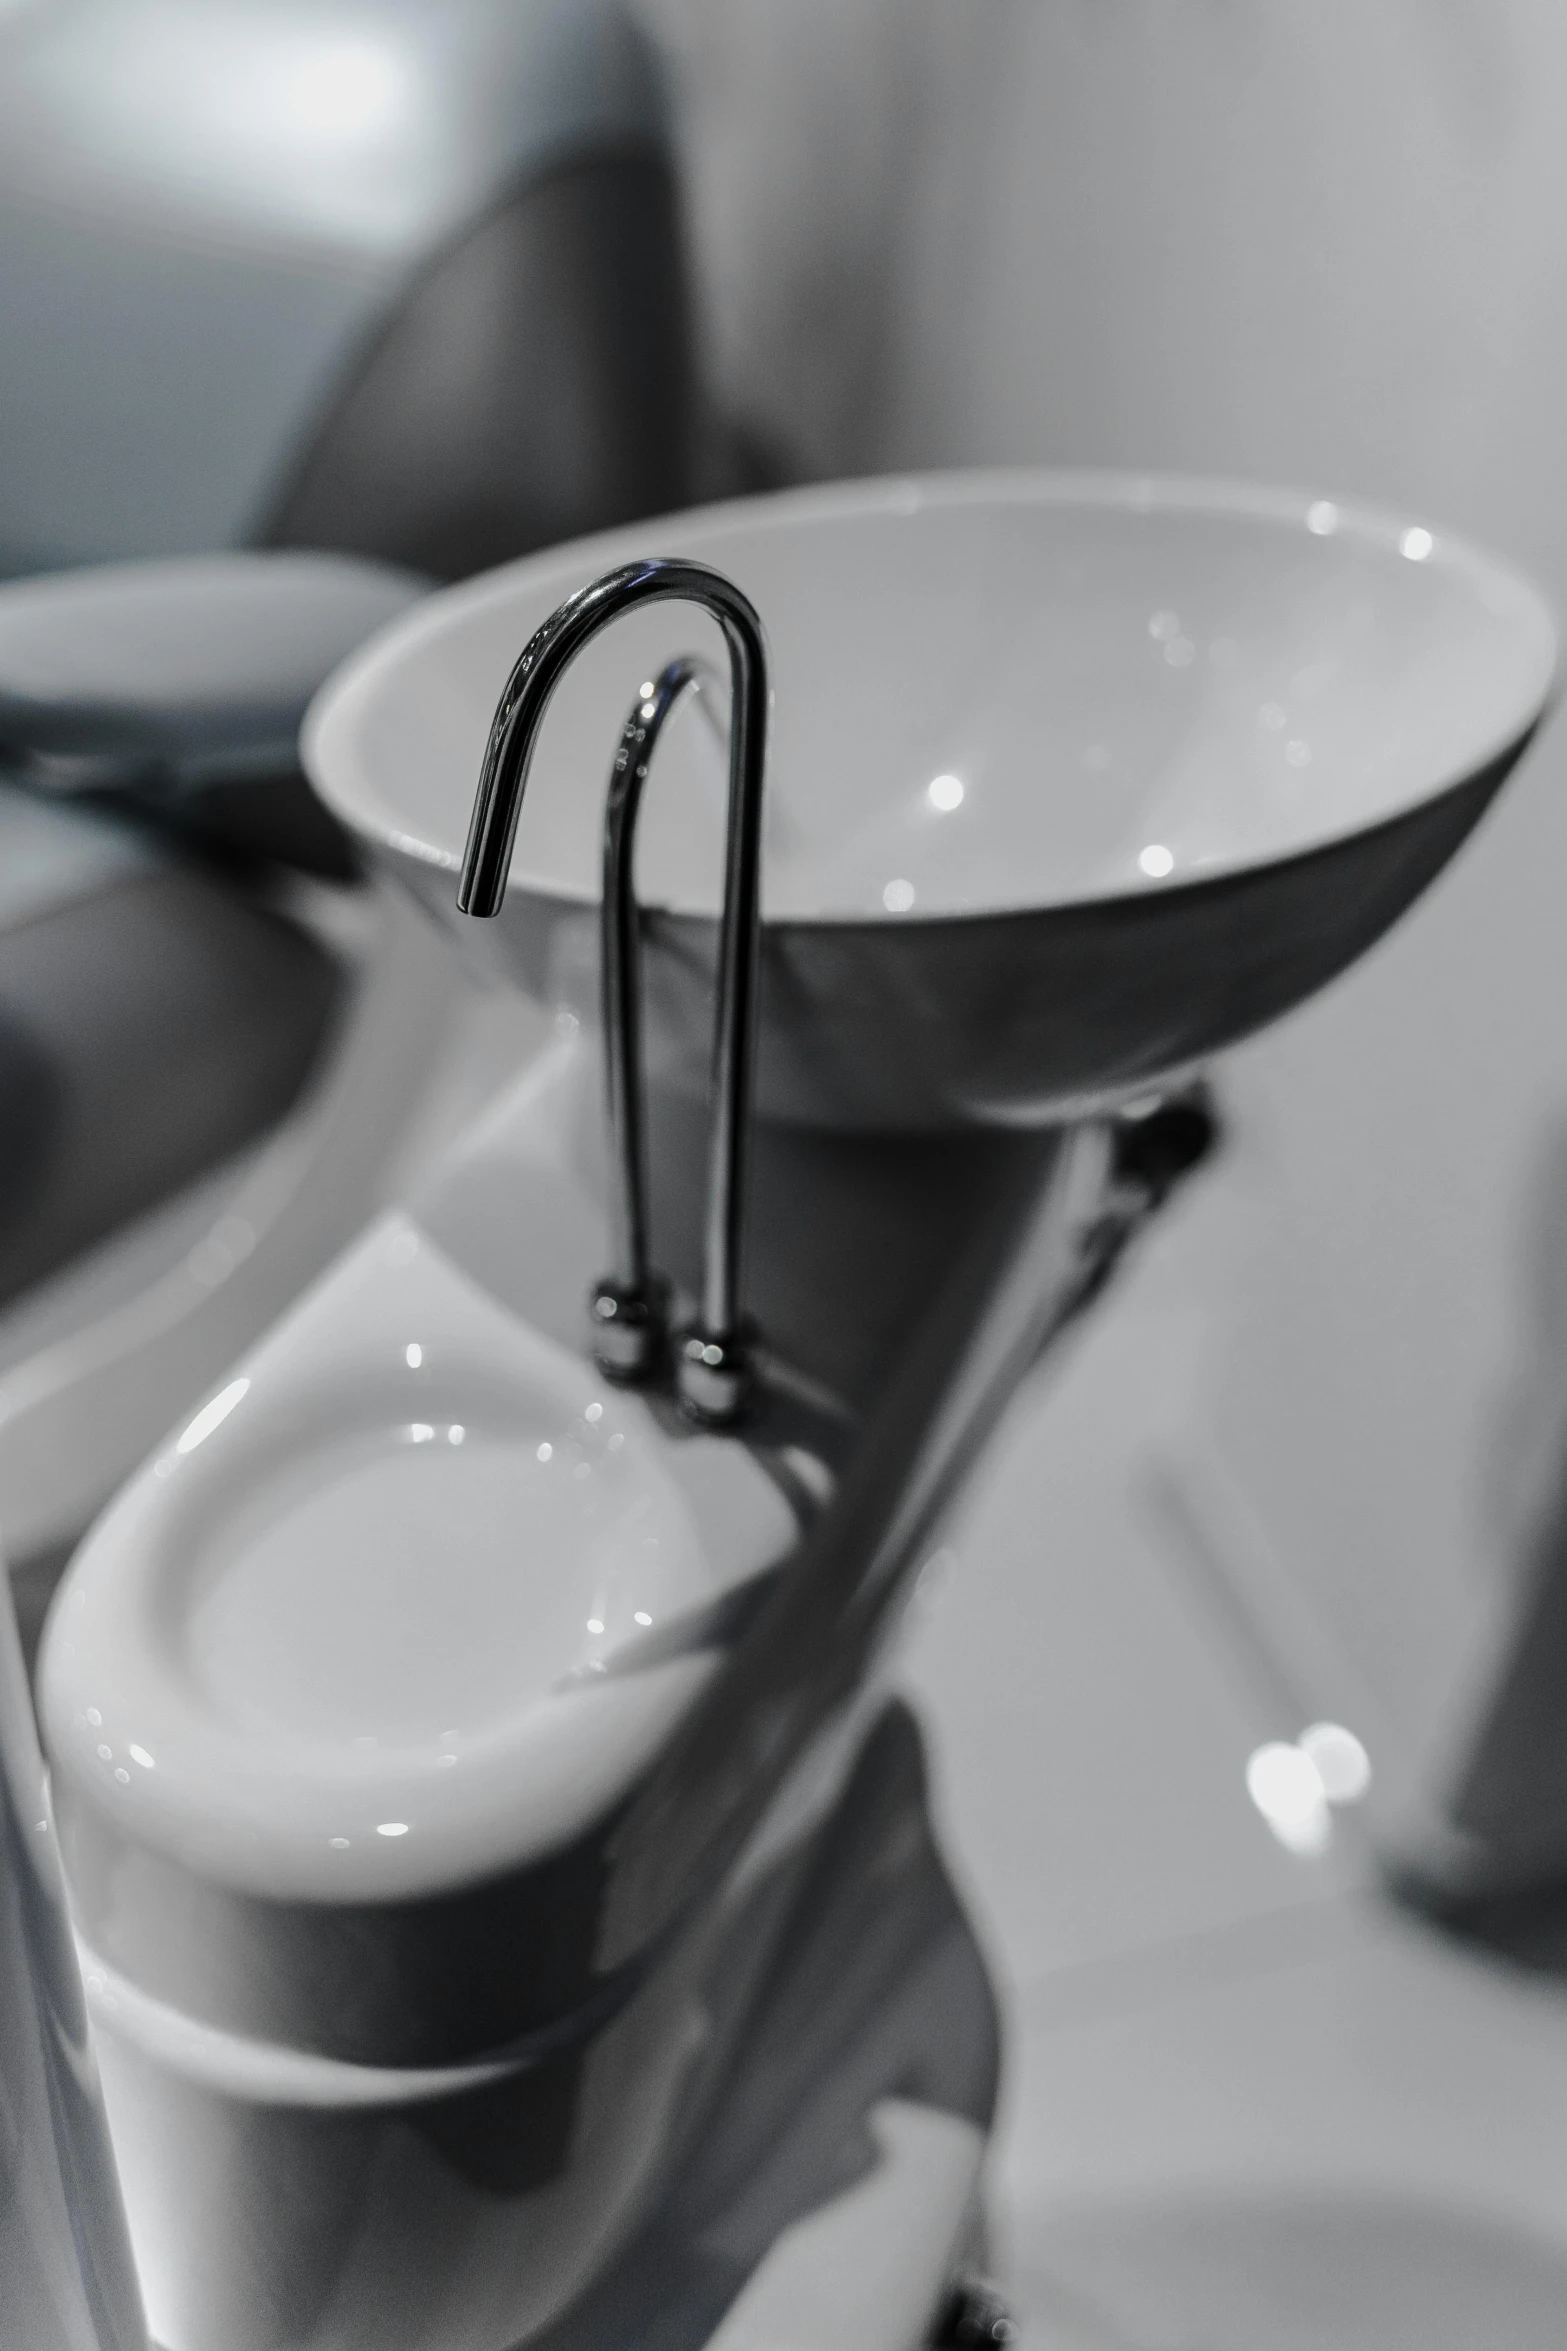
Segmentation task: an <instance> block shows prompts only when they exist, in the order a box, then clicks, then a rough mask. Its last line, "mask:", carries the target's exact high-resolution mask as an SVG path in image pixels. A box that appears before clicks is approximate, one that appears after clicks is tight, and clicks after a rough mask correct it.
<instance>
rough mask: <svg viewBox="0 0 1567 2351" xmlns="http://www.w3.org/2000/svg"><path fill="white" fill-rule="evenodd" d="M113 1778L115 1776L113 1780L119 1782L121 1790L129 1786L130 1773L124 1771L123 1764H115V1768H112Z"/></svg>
mask: <svg viewBox="0 0 1567 2351" xmlns="http://www.w3.org/2000/svg"><path fill="white" fill-rule="evenodd" d="M114 1776H115V1778H116V1779H117V1780H118V1781H119V1783H120V1786H121V1787H122V1788H128V1787H129V1786H130V1784H131V1775H130V1773H129V1772H128V1771H127V1770H126V1768H125V1766H124V1764H123V1763H117V1764H116V1765H115V1767H114Z"/></svg>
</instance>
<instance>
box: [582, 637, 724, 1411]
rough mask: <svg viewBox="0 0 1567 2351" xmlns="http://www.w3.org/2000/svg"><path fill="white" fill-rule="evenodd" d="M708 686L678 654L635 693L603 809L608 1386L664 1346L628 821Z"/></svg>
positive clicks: (602, 1348) (696, 667)
mask: <svg viewBox="0 0 1567 2351" xmlns="http://www.w3.org/2000/svg"><path fill="white" fill-rule="evenodd" d="M715 682H716V681H715V680H714V678H713V674H712V671H711V670H710V669H709V668H708V666H707V664H706V662H704V661H701V660H699V659H697V657H696V656H695V655H694V654H682V655H680V657H679V658H678V659H677V660H674V661H671V662H667V663H666V664H665V666H664V668H663V669H662V670H660V672H659V674H658V676H657V677H656V678H654V679H652V680H650V681H649V690H648V691H646V692H643V693H639V694H638V696H637V699H636V701H635V702H634V703H633V704H632V706H631V711H630V714H629V716H628V717H627V719H626V723H625V726H624V727H623V728H622V730H621V736H620V744H619V748H618V749H617V750H616V753H615V764H614V766H613V767H612V768H611V770H610V778H609V796H608V799H607V801H606V803H605V809H604V888H603V898H602V903H601V912H600V919H599V975H600V977H599V991H600V1003H601V1006H602V1020H603V1030H604V1090H605V1109H606V1113H607V1116H608V1120H609V1136H610V1162H611V1183H610V1197H609V1210H610V1242H611V1247H612V1249H613V1252H614V1263H613V1267H612V1270H611V1271H610V1273H608V1274H607V1275H606V1276H605V1278H604V1279H603V1280H602V1281H601V1282H599V1283H598V1284H597V1285H596V1286H595V1288H594V1292H593V1299H592V1304H591V1308H590V1312H591V1314H592V1318H593V1352H594V1354H595V1356H596V1357H597V1359H598V1363H599V1366H600V1368H601V1369H602V1370H603V1371H605V1372H607V1373H608V1374H609V1375H610V1377H611V1378H613V1379H621V1380H642V1379H647V1378H649V1377H650V1376H651V1375H652V1374H653V1372H654V1371H656V1370H657V1368H658V1366H659V1364H660V1362H661V1361H662V1359H663V1354H664V1350H665V1347H666V1345H667V1342H668V1336H669V1333H668V1328H667V1314H668V1295H669V1285H668V1284H667V1282H665V1281H664V1280H663V1278H662V1276H661V1275H659V1274H658V1273H656V1272H655V1271H654V1269H653V1267H652V1264H651V1263H650V1261H649V1255H648V1206H647V1200H648V1183H647V1136H646V1120H645V1118H644V1115H643V1107H644V1106H643V1091H642V957H641V952H640V942H639V939H638V935H637V901H636V884H635V876H634V865H635V852H636V830H637V817H638V814H639V812H640V810H641V805H642V791H643V787H644V785H645V784H646V783H647V779H648V775H649V772H650V770H651V768H652V765H653V755H654V753H655V752H656V750H657V749H658V741H659V737H660V735H661V734H662V733H663V731H664V726H665V722H666V721H667V720H668V718H669V717H670V714H671V713H672V712H673V710H674V709H675V706H676V704H677V703H678V702H679V701H680V700H681V698H682V696H683V695H684V694H685V693H686V691H687V689H688V688H691V687H696V688H698V689H700V688H702V687H704V686H711V685H712V684H713V683H715Z"/></svg>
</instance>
